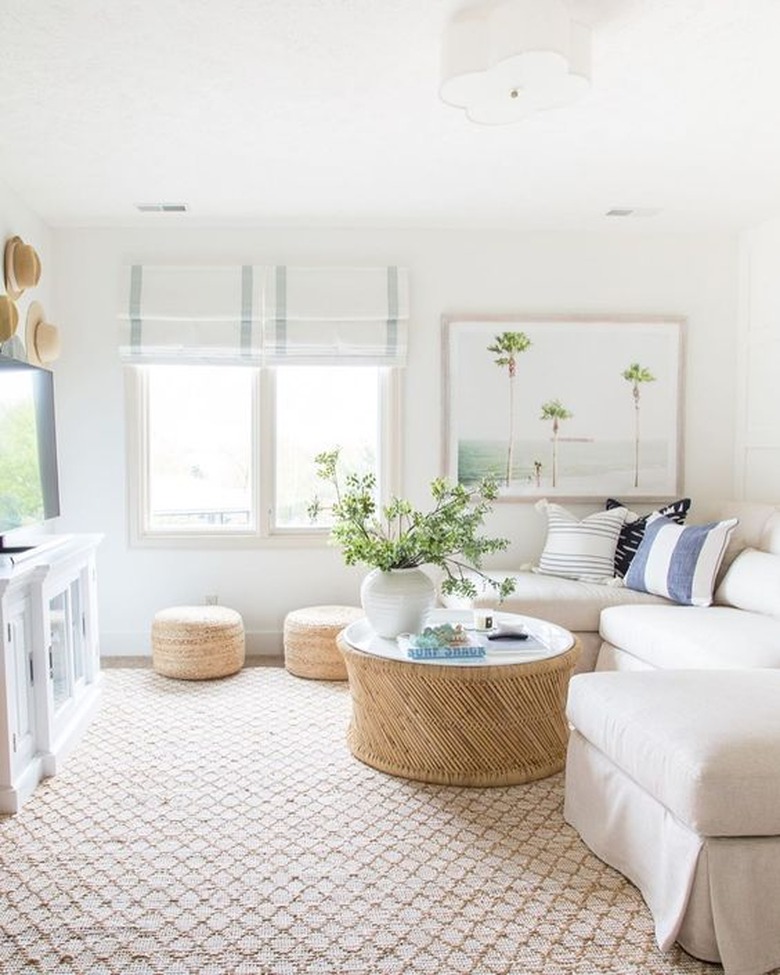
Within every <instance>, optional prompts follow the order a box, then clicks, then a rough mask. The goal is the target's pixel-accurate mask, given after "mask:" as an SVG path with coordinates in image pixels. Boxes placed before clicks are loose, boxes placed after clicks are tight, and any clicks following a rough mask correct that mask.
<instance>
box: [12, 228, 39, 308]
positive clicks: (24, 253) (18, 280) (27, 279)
mask: <svg viewBox="0 0 780 975" xmlns="http://www.w3.org/2000/svg"><path fill="white" fill-rule="evenodd" d="M40 277H41V262H40V259H39V257H38V254H37V252H36V250H35V248H34V247H33V246H32V245H31V244H25V242H24V241H23V240H22V238H21V237H11V238H10V240H7V241H6V242H5V290H6V291H7V292H8V294H9V296H10V297H11V298H13V299H14V301H15V300H16V299H17V298H19V297H20V296H21V295H22V293H23V292H24V290H25V289H26V288H34V287H35V285H36V284H37V283H38V281H39V280H40Z"/></svg>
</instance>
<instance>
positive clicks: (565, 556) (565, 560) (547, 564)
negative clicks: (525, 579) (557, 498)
mask: <svg viewBox="0 0 780 975" xmlns="http://www.w3.org/2000/svg"><path fill="white" fill-rule="evenodd" d="M536 509H537V511H546V512H547V540H546V541H545V543H544V551H543V552H542V554H541V555H540V556H539V565H538V566H537V567H536V571H537V572H543V573H545V574H546V575H553V576H565V577H567V578H569V579H581V578H587V579H594V580H603V579H612V578H613V577H614V575H615V546H616V545H617V540H618V536H619V535H620V529H621V528H622V526H623V522H624V521H625V519H626V515H627V514H628V510H627V509H626V508H611V509H610V510H609V511H597V512H596V513H595V514H593V515H588V517H587V518H583V519H582V520H581V521H580V519H579V518H577V517H576V516H575V515H573V514H572V513H571V512H570V511H567V510H566V508H562V507H561V505H559V504H552V503H551V502H549V501H546V500H542V501H537V503H536Z"/></svg>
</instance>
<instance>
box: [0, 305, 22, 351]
mask: <svg viewBox="0 0 780 975" xmlns="http://www.w3.org/2000/svg"><path fill="white" fill-rule="evenodd" d="M18 324H19V310H18V309H17V307H16V305H15V304H14V303H13V302H12V301H11V299H10V298H9V297H8V295H0V342H7V341H8V339H10V338H11V336H12V335H13V334H14V332H15V331H16V326H17V325H18Z"/></svg>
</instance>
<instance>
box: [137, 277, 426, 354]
mask: <svg viewBox="0 0 780 975" xmlns="http://www.w3.org/2000/svg"><path fill="white" fill-rule="evenodd" d="M120 295H121V297H120V309H119V319H120V325H121V332H122V337H121V341H120V348H121V354H122V356H123V358H124V359H126V360H127V361H130V362H171V361H176V362H182V361H188V362H216V363H220V362H222V363H227V362H230V363H239V364H241V363H259V364H264V365H286V364H290V365H307V364H308V365H319V364H321V365H330V364H335V365H351V364H358V365H385V366H399V365H404V364H405V361H406V335H407V325H408V318H409V289H408V273H407V271H406V269H405V268H399V267H381V268H376V267H343V268H339V267H335V268H334V267H287V266H276V267H270V266H259V265H243V266H234V267H229V266H225V267H192V266H190V267H171V266H167V265H141V264H136V265H132V266H131V267H128V268H125V269H124V273H123V276H122V284H121V290H120Z"/></svg>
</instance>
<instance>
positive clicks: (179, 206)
mask: <svg viewBox="0 0 780 975" xmlns="http://www.w3.org/2000/svg"><path fill="white" fill-rule="evenodd" d="M135 208H136V210H138V211H139V213H186V212H187V210H188V209H189V207H188V206H187V204H186V203H136V206H135Z"/></svg>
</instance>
